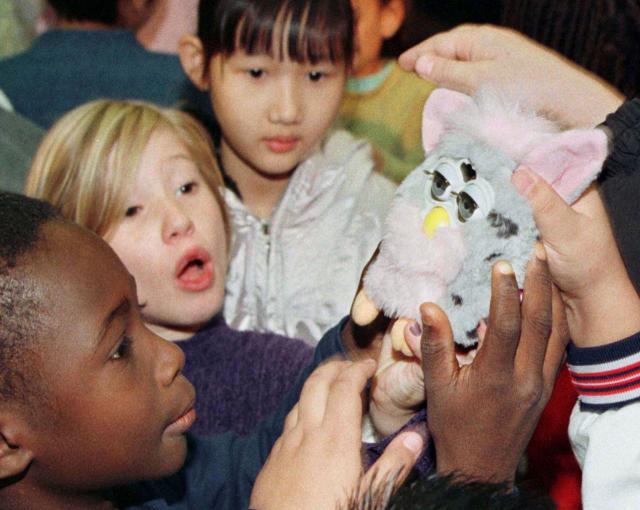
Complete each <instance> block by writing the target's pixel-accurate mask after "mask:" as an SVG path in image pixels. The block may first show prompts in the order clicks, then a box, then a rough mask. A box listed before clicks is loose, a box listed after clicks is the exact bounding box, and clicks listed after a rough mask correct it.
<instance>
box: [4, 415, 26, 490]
mask: <svg viewBox="0 0 640 510" xmlns="http://www.w3.org/2000/svg"><path fill="white" fill-rule="evenodd" d="M26 437H27V429H26V425H24V424H23V423H22V422H21V421H20V420H18V419H14V418H13V417H4V416H2V415H0V484H1V482H2V480H5V479H7V478H12V477H15V476H18V475H20V473H22V472H24V471H25V470H26V469H27V467H29V464H31V461H32V460H33V452H32V450H31V449H30V448H29V447H28V445H27V441H26Z"/></svg>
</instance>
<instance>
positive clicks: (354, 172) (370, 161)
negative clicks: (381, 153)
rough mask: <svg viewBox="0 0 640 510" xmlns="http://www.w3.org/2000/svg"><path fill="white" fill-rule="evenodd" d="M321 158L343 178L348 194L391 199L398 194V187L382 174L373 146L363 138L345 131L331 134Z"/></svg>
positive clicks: (327, 138)
mask: <svg viewBox="0 0 640 510" xmlns="http://www.w3.org/2000/svg"><path fill="white" fill-rule="evenodd" d="M321 157H322V159H323V160H324V164H325V165H326V166H327V167H332V168H333V169H335V170H336V171H338V172H340V173H341V174H342V175H343V177H344V180H343V181H342V184H341V186H342V189H343V192H344V193H345V194H348V195H353V194H354V193H356V194H360V195H366V194H369V193H373V194H375V195H376V196H378V197H382V196H388V197H391V196H392V195H393V194H394V192H395V189H396V185H395V184H394V183H393V182H392V181H391V180H389V179H388V178H387V177H385V176H383V175H382V174H381V173H380V172H379V170H378V168H377V164H376V162H375V158H374V152H373V149H372V146H371V144H370V143H369V142H368V141H367V140H365V139H363V138H356V137H355V136H354V135H352V134H351V133H349V132H348V131H345V130H343V129H336V130H334V131H331V132H330V133H329V134H328V135H327V136H326V138H325V140H324V142H323V144H322V149H321Z"/></svg>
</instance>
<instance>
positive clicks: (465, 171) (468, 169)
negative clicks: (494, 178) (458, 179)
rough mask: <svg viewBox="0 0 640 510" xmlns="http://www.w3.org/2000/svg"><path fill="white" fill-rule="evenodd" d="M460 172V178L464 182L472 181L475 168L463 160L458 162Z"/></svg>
mask: <svg viewBox="0 0 640 510" xmlns="http://www.w3.org/2000/svg"><path fill="white" fill-rule="evenodd" d="M460 172H461V173H462V178H463V179H464V182H469V181H472V180H473V179H475V178H476V175H477V174H476V170H475V168H473V165H472V164H471V163H469V162H468V161H463V162H462V163H461V164H460Z"/></svg>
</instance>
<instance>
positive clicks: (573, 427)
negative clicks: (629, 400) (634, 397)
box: [569, 402, 640, 510]
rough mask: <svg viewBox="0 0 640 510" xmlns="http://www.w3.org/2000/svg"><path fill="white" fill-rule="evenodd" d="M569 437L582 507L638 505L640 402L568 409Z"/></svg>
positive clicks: (590, 509)
mask: <svg viewBox="0 0 640 510" xmlns="http://www.w3.org/2000/svg"><path fill="white" fill-rule="evenodd" d="M569 437H570V439H571V446H572V447H573V452H574V454H575V455H576V458H577V459H578V463H579V464H580V467H581V468H582V504H583V508H584V509H585V510H592V509H593V510H600V509H606V508H611V509H613V508H615V509H620V510H624V509H632V508H633V509H637V508H640V403H638V402H636V403H634V404H630V405H627V406H625V407H622V408H620V409H617V410H615V409H612V410H609V411H605V412H604V413H597V412H593V411H581V410H580V404H579V403H576V406H575V407H574V409H573V412H572V413H571V421H570V423H569Z"/></svg>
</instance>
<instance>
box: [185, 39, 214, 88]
mask: <svg viewBox="0 0 640 510" xmlns="http://www.w3.org/2000/svg"><path fill="white" fill-rule="evenodd" d="M178 54H179V55H180V63H181V64H182V69H183V70H184V72H185V74H186V75H187V76H188V77H189V79H190V80H191V82H192V83H193V84H194V85H195V86H196V87H197V88H198V89H200V90H202V91H205V90H208V89H209V82H208V80H207V73H205V68H206V62H205V59H206V57H205V54H204V48H203V47H202V41H200V39H199V38H198V37H196V36H195V35H189V34H187V35H183V36H182V37H181V38H180V42H179V43H178Z"/></svg>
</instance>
